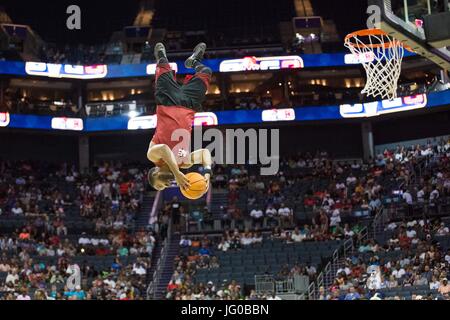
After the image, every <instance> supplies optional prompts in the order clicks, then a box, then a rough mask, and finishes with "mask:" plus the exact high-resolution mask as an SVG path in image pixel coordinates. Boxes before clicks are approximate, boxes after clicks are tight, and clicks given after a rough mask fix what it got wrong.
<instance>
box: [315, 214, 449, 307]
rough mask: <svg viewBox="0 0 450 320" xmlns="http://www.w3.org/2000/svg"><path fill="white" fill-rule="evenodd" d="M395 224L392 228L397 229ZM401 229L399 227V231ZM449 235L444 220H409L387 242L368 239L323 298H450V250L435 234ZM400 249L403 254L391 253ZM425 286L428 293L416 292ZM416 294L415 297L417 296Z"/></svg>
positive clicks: (350, 259)
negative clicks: (402, 292)
mask: <svg viewBox="0 0 450 320" xmlns="http://www.w3.org/2000/svg"><path fill="white" fill-rule="evenodd" d="M393 227H394V225H393V224H391V225H389V226H388V229H389V228H393ZM397 229H398V230H397ZM437 234H440V235H446V236H448V235H449V232H448V226H446V225H445V224H444V223H442V222H440V221H434V222H433V221H423V220H422V221H409V222H406V223H404V224H402V225H400V226H398V227H397V228H396V229H395V232H394V233H393V235H392V237H390V239H389V240H388V241H387V242H386V243H384V244H378V243H377V241H375V240H367V241H366V242H363V243H361V245H360V246H359V247H358V250H357V251H358V252H357V253H356V254H354V255H353V256H352V257H349V258H348V259H347V260H346V261H345V263H344V265H343V266H342V267H341V268H339V269H338V270H337V273H336V278H335V280H334V282H333V284H332V285H331V287H330V288H329V290H328V291H327V293H325V291H323V292H322V296H321V299H331V300H336V299H339V300H355V299H363V298H368V299H370V298H373V297H374V296H375V298H374V299H377V298H386V299H401V298H407V299H419V300H420V299H429V298H433V299H434V298H437V297H439V298H442V299H446V300H448V299H449V295H448V294H449V292H450V291H449V289H450V287H449V286H448V285H447V277H448V270H449V263H450V251H449V250H447V251H445V250H444V249H443V248H442V247H440V245H439V243H438V242H436V241H435V240H433V239H434V235H437ZM392 252H394V253H395V252H397V253H399V254H394V255H389V253H392ZM396 289H398V290H405V289H411V292H413V293H412V295H411V296H404V295H400V294H395V295H389V296H386V290H388V291H389V290H396ZM417 289H422V291H426V294H425V295H421V294H414V290H417ZM413 295H414V296H413Z"/></svg>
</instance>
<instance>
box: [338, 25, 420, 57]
mask: <svg viewBox="0 0 450 320" xmlns="http://www.w3.org/2000/svg"><path fill="white" fill-rule="evenodd" d="M367 36H387V37H391V38H392V39H393V40H392V41H388V42H383V43H367V44H359V43H354V42H352V41H351V39H352V38H355V37H367ZM344 43H345V44H347V45H349V46H351V47H354V48H364V47H368V48H372V49H375V48H384V49H389V48H391V47H392V46H393V44H394V43H395V44H397V45H401V46H402V47H403V48H405V49H406V50H408V51H410V52H414V50H413V49H412V48H411V47H410V46H408V45H407V44H405V43H403V42H402V41H400V40H397V39H395V38H393V37H392V36H389V34H388V33H387V32H385V31H383V30H381V29H376V28H374V29H362V30H358V31H354V32H351V33H349V34H348V35H347V36H346V37H345V39H344Z"/></svg>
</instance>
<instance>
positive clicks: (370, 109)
mask: <svg viewBox="0 0 450 320" xmlns="http://www.w3.org/2000/svg"><path fill="white" fill-rule="evenodd" d="M426 105H427V95H426V94H418V95H415V96H408V97H398V98H396V99H393V100H382V101H374V102H366V103H356V104H353V105H351V104H343V105H340V107H339V112H340V114H341V116H342V117H343V118H364V117H365V118H369V117H376V116H379V115H382V114H387V113H394V112H402V111H410V110H415V109H421V108H425V107H426Z"/></svg>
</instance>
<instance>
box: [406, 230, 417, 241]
mask: <svg viewBox="0 0 450 320" xmlns="http://www.w3.org/2000/svg"><path fill="white" fill-rule="evenodd" d="M416 235H417V232H416V230H414V229H413V228H411V227H410V228H408V229H407V230H406V236H407V237H408V238H410V239H411V238H415V237H416Z"/></svg>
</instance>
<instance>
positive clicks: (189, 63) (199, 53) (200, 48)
mask: <svg viewBox="0 0 450 320" xmlns="http://www.w3.org/2000/svg"><path fill="white" fill-rule="evenodd" d="M205 50H206V44H205V43H203V42H200V43H199V44H198V45H196V46H195V48H194V52H193V53H192V55H191V56H190V57H189V58H187V59H186V61H185V62H184V66H185V67H186V68H194V67H195V62H196V61H197V62H200V61H202V59H203V55H204V54H205Z"/></svg>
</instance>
